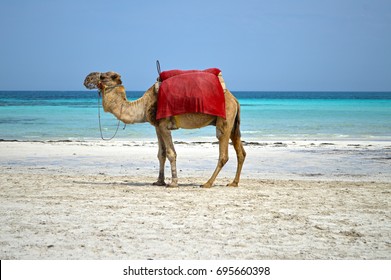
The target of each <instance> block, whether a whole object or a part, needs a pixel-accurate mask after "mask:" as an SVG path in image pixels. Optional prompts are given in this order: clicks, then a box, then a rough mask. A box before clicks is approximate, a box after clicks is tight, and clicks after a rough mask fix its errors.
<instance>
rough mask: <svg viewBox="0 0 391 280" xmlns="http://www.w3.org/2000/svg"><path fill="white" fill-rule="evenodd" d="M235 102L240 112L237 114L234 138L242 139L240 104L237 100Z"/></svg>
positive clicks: (233, 131) (233, 132)
mask: <svg viewBox="0 0 391 280" xmlns="http://www.w3.org/2000/svg"><path fill="white" fill-rule="evenodd" d="M235 101H236V104H237V106H238V111H237V112H236V117H235V123H234V127H233V129H232V137H233V138H236V137H239V138H240V136H241V134H240V104H239V102H238V101H237V100H235Z"/></svg>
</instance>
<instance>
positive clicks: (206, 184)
mask: <svg viewBox="0 0 391 280" xmlns="http://www.w3.org/2000/svg"><path fill="white" fill-rule="evenodd" d="M211 187H212V184H210V183H205V184H203V185H201V188H211Z"/></svg>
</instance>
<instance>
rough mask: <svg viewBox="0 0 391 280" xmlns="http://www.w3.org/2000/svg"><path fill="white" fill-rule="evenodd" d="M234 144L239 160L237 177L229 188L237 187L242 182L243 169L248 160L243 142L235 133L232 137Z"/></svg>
mask: <svg viewBox="0 0 391 280" xmlns="http://www.w3.org/2000/svg"><path fill="white" fill-rule="evenodd" d="M231 140H232V144H233V146H234V148H235V152H236V156H237V159H238V165H237V168H236V175H235V179H234V180H233V181H232V183H230V184H228V185H227V186H228V187H237V186H238V184H239V180H240V173H241V172H242V167H243V163H244V160H245V158H246V151H245V150H244V148H243V144H242V140H241V139H240V134H235V133H233V134H232V135H231Z"/></svg>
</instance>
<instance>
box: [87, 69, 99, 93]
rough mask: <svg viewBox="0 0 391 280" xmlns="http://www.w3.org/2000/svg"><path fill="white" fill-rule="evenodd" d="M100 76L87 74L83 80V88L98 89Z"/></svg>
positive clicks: (94, 73)
mask: <svg viewBox="0 0 391 280" xmlns="http://www.w3.org/2000/svg"><path fill="white" fill-rule="evenodd" d="M100 75H101V73H99V72H92V73H90V74H88V76H87V77H86V78H85V79H84V86H85V87H86V88H88V89H97V88H99V83H100Z"/></svg>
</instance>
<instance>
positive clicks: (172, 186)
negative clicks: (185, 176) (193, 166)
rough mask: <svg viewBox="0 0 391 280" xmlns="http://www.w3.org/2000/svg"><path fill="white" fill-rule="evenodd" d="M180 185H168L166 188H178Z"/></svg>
mask: <svg viewBox="0 0 391 280" xmlns="http://www.w3.org/2000/svg"><path fill="white" fill-rule="evenodd" d="M177 187H178V184H177V183H169V184H167V185H166V188H177Z"/></svg>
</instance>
